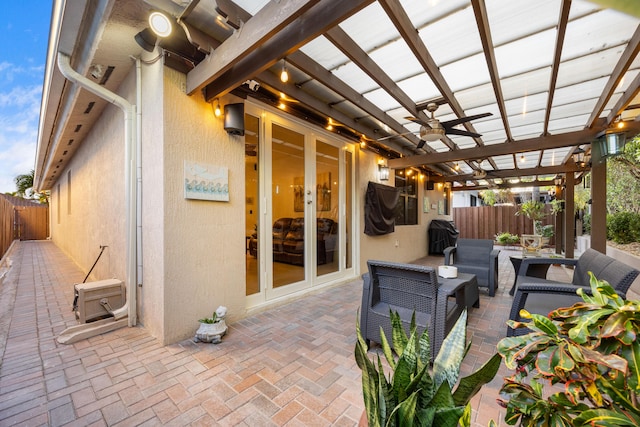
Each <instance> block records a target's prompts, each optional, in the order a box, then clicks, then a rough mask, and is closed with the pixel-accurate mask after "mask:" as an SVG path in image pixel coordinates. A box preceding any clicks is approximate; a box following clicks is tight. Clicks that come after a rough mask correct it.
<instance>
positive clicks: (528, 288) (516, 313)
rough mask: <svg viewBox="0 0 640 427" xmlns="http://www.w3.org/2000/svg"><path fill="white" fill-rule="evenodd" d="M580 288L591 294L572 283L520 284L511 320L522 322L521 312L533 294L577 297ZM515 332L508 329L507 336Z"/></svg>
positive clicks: (513, 304) (512, 308)
mask: <svg viewBox="0 0 640 427" xmlns="http://www.w3.org/2000/svg"><path fill="white" fill-rule="evenodd" d="M578 288H582V289H584V290H585V292H587V293H589V294H590V293H591V289H589V288H586V287H581V286H574V285H572V284H570V283H566V284H562V283H557V282H549V283H519V284H518V288H517V289H516V294H515V296H514V297H513V303H512V304H511V312H510V313H509V320H516V321H520V310H522V309H523V308H525V305H526V303H527V297H528V296H529V295H531V294H545V295H549V296H552V295H577V294H576V291H577V290H578ZM514 334H515V331H514V330H513V329H511V328H507V336H513V335H514Z"/></svg>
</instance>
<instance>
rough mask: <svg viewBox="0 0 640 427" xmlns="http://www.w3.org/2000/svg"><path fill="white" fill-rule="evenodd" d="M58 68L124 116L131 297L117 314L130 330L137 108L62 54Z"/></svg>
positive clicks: (132, 290)
mask: <svg viewBox="0 0 640 427" xmlns="http://www.w3.org/2000/svg"><path fill="white" fill-rule="evenodd" d="M58 68H59V69H60V72H61V73H62V75H63V76H64V77H65V78H66V79H67V80H69V81H71V82H72V83H76V84H78V85H80V86H81V87H83V88H84V89H86V90H88V91H90V92H91V93H93V94H95V95H97V96H99V97H101V98H103V99H104V100H106V101H108V102H110V103H111V104H113V105H115V106H117V107H119V108H120V109H121V110H122V112H123V113H124V141H125V154H124V157H125V159H124V160H125V177H124V181H125V210H126V230H127V236H126V241H127V242H126V260H127V261H126V276H127V278H126V284H127V294H126V302H125V304H124V306H122V307H121V308H119V309H116V310H114V311H113V312H112V313H111V314H113V316H114V318H115V320H121V319H124V318H125V317H128V323H129V326H135V325H136V267H137V265H136V247H137V238H136V237H137V215H136V212H137V191H136V190H137V187H136V184H137V182H136V168H137V149H136V147H137V145H138V144H137V140H136V134H137V132H136V106H135V105H133V104H131V103H130V102H129V101H127V100H126V99H124V98H123V97H121V96H120V95H118V94H115V93H113V92H111V91H110V90H108V89H106V88H105V87H103V86H100V85H99V84H97V83H95V82H93V81H91V80H90V79H88V78H86V77H85V76H83V75H82V74H80V73H78V72H77V71H75V70H74V69H73V68H72V67H71V61H70V58H69V56H68V55H65V54H63V53H60V52H58Z"/></svg>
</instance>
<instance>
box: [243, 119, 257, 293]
mask: <svg viewBox="0 0 640 427" xmlns="http://www.w3.org/2000/svg"><path fill="white" fill-rule="evenodd" d="M244 123H245V134H244V140H245V143H244V144H245V145H244V175H245V176H244V182H245V231H246V232H245V235H246V242H245V243H246V248H245V252H246V259H247V261H246V264H245V266H246V295H254V294H257V293H259V292H260V274H259V271H260V263H259V256H260V253H259V245H258V242H259V240H258V236H259V235H260V234H259V231H260V230H259V228H258V227H259V225H260V224H259V217H258V212H260V209H259V206H258V201H259V200H260V197H259V193H260V192H259V190H260V186H259V183H260V182H259V174H258V168H259V165H260V162H259V160H260V157H259V152H260V145H261V144H260V132H259V131H260V119H258V118H257V117H255V116H252V115H250V114H245V116H244Z"/></svg>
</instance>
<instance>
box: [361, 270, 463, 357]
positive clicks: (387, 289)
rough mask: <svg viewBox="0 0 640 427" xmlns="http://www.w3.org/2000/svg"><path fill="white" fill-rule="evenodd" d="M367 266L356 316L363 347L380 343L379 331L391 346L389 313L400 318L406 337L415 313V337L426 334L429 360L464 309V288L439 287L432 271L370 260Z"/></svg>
mask: <svg viewBox="0 0 640 427" xmlns="http://www.w3.org/2000/svg"><path fill="white" fill-rule="evenodd" d="M367 264H368V266H369V273H365V274H364V275H363V279H364V287H363V291H362V307H361V312H360V330H361V332H362V336H363V338H364V339H365V340H366V343H367V346H368V345H369V344H370V341H373V342H376V343H380V327H382V329H383V330H384V333H385V335H386V337H387V339H388V341H389V342H390V344H392V343H391V322H390V320H389V310H393V311H397V312H398V314H400V318H401V320H402V323H403V325H404V327H405V330H406V331H407V333H408V331H409V325H410V324H411V316H412V314H413V312H414V310H415V313H416V325H417V329H418V333H422V331H424V330H425V328H426V329H427V330H428V333H429V340H430V342H431V355H432V360H433V358H434V357H435V355H437V354H438V350H439V349H440V346H441V345H442V341H444V338H445V337H446V335H447V333H448V332H449V331H450V330H451V328H452V327H453V325H454V324H455V322H456V320H458V317H460V314H461V313H462V310H463V309H464V308H465V297H464V292H465V286H464V284H463V285H460V284H457V285H455V286H453V285H450V284H445V285H440V284H439V283H438V277H437V274H436V271H435V269H434V268H433V267H427V266H423V265H415V264H401V263H393V262H385V261H371V260H370V261H368V262H367ZM458 282H459V281H458Z"/></svg>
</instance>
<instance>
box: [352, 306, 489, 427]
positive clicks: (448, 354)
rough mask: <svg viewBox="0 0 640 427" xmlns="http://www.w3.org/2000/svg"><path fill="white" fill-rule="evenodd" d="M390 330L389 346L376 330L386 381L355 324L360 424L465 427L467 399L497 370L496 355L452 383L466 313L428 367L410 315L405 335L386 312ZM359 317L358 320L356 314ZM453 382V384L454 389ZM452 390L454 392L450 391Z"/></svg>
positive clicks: (463, 349) (463, 343)
mask: <svg viewBox="0 0 640 427" xmlns="http://www.w3.org/2000/svg"><path fill="white" fill-rule="evenodd" d="M390 315H391V325H392V329H393V333H392V335H393V336H392V344H393V349H392V348H391V346H390V345H389V342H388V341H387V338H386V336H385V334H384V332H382V331H381V334H380V337H381V341H382V343H381V346H382V352H383V353H384V356H385V359H386V361H387V364H388V370H390V371H391V373H390V374H389V377H386V376H385V372H384V368H383V365H382V361H381V360H380V355H379V354H378V356H377V362H376V363H374V362H373V361H371V360H369V358H368V357H367V345H366V343H365V340H364V338H363V337H362V334H361V333H360V325H359V323H358V324H357V326H356V331H357V335H358V342H357V343H356V347H355V358H356V362H357V364H358V366H359V367H360V369H361V370H362V394H363V397H364V404H365V411H364V413H363V418H362V419H361V421H360V424H361V425H367V424H366V423H364V421H365V420H367V421H368V425H369V426H371V427H373V426H388V425H396V426H411V425H414V424H415V425H419V426H425V427H428V426H441V427H449V426H451V427H455V426H458V425H459V424H460V425H462V426H469V425H470V420H471V405H470V404H469V401H470V400H471V398H472V397H473V396H474V395H475V394H476V393H477V392H478V391H479V390H480V388H481V387H482V386H483V385H484V384H486V383H487V382H489V381H491V380H492V379H493V377H494V376H495V375H496V372H497V371H498V368H499V367H500V362H501V358H500V356H499V355H498V354H497V353H496V354H495V355H494V356H493V357H491V359H489V360H488V361H487V362H486V363H485V364H484V365H483V366H482V367H481V368H480V369H479V370H478V371H476V372H475V373H473V374H472V375H470V376H468V377H465V378H462V379H461V380H460V381H459V382H458V376H459V372H460V365H461V364H462V360H463V359H464V356H465V354H466V353H467V350H468V349H469V345H467V334H466V330H467V326H466V325H467V311H466V310H464V311H463V312H462V314H461V315H460V318H459V319H458V321H457V322H456V324H455V325H454V326H453V328H452V329H451V331H450V332H449V334H448V335H447V337H446V338H445V340H444V342H443V343H442V347H441V348H440V351H439V352H438V355H437V356H436V358H435V360H434V362H433V369H430V360H431V352H430V349H429V336H428V333H427V331H426V330H425V331H424V332H423V333H422V334H421V335H420V336H418V334H417V332H416V322H415V312H414V314H413V317H412V319H411V326H410V328H409V329H410V336H409V337H407V334H406V332H405V330H404V328H403V327H402V321H401V320H400V316H399V314H398V313H397V312H396V313H394V312H391V313H390ZM358 317H359V316H358ZM456 384H457V385H456ZM454 387H455V388H454Z"/></svg>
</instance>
